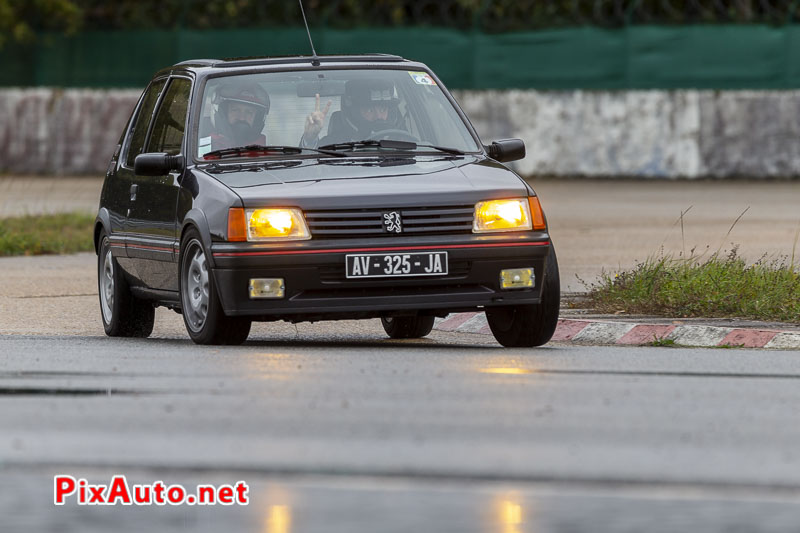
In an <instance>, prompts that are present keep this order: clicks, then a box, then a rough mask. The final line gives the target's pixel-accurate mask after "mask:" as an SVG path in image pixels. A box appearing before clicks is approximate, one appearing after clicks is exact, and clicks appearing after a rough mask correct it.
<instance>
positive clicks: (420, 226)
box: [304, 205, 474, 239]
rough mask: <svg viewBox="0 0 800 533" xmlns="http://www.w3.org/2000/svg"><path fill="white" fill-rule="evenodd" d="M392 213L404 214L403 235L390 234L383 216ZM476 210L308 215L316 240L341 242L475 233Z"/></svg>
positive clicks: (459, 207) (421, 209)
mask: <svg viewBox="0 0 800 533" xmlns="http://www.w3.org/2000/svg"><path fill="white" fill-rule="evenodd" d="M392 211H396V212H398V213H400V217H401V219H402V226H403V231H402V233H394V232H393V233H389V232H387V231H386V230H384V225H383V215H384V213H390V212H392ZM473 211H474V206H473V205H456V206H438V207H412V208H402V209H391V208H386V209H348V210H335V211H334V210H329V211H306V212H305V213H304V214H305V217H306V222H307V223H308V229H309V230H311V235H312V236H313V238H315V239H338V238H343V237H344V238H347V237H392V236H394V237H397V236H398V235H451V234H458V233H472V215H473Z"/></svg>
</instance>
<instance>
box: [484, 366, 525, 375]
mask: <svg viewBox="0 0 800 533" xmlns="http://www.w3.org/2000/svg"><path fill="white" fill-rule="evenodd" d="M480 372H481V373H483V374H535V373H536V372H537V371H536V370H535V369H531V368H511V367H505V368H504V367H495V368H481V369H480Z"/></svg>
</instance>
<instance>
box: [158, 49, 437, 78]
mask: <svg viewBox="0 0 800 533" xmlns="http://www.w3.org/2000/svg"><path fill="white" fill-rule="evenodd" d="M399 63H403V64H405V65H406V66H409V67H414V68H423V69H425V68H427V67H425V65H423V64H422V63H418V62H416V61H409V60H408V59H405V58H403V57H400V56H397V55H391V54H360V55H324V56H273V57H235V58H228V59H189V60H187V61H181V62H180V63H176V64H175V65H173V66H171V67H167V68H164V69H161V70H160V71H159V72H158V73H157V74H156V76H159V75H166V74H169V73H170V72H174V71H175V70H176V69H181V70H189V71H194V72H195V73H197V74H206V75H208V74H212V73H220V72H221V71H223V70H226V71H238V70H253V69H254V68H259V69H263V68H265V67H266V68H269V67H271V66H272V67H275V68H276V69H278V68H279V69H281V70H284V69H286V67H287V66H291V65H297V66H298V67H303V68H308V67H319V66H322V65H323V64H336V66H339V67H347V66H354V67H363V66H364V65H365V64H372V65H375V66H378V65H385V64H399Z"/></svg>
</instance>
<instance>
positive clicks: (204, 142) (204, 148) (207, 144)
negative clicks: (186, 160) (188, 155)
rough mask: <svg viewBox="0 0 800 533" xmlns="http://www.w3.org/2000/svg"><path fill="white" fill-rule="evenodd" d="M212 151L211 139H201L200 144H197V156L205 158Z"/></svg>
mask: <svg viewBox="0 0 800 533" xmlns="http://www.w3.org/2000/svg"><path fill="white" fill-rule="evenodd" d="M210 151H211V137H200V142H198V143H197V155H198V156H199V157H203V156H204V155H206V154H207V153H208V152H210Z"/></svg>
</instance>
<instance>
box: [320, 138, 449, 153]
mask: <svg viewBox="0 0 800 533" xmlns="http://www.w3.org/2000/svg"><path fill="white" fill-rule="evenodd" d="M371 146H376V147H378V148H390V149H394V150H403V151H409V152H410V151H413V150H416V149H417V148H432V149H434V150H437V151H439V152H444V153H446V154H453V155H464V152H462V151H461V150H457V149H455V148H447V147H443V146H434V145H432V144H417V143H415V142H412V141H393V140H391V139H384V140H381V141H376V140H375V139H364V140H363V141H350V142H343V143H335V144H326V145H325V146H320V149H328V150H353V149H355V148H367V147H371Z"/></svg>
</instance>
